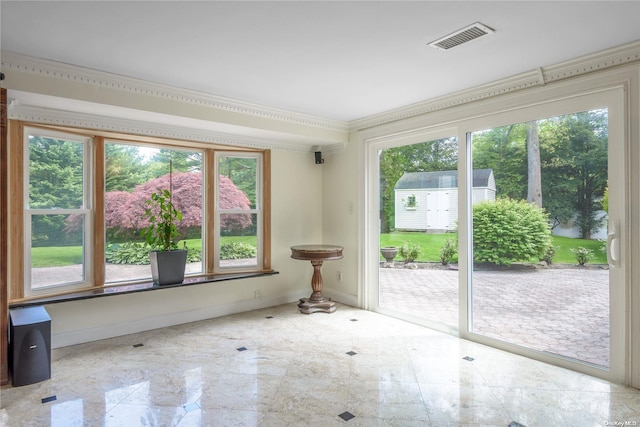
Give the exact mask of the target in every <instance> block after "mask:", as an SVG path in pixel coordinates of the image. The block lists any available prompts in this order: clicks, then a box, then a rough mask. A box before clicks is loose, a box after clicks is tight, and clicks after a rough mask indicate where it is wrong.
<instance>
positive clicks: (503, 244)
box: [473, 199, 551, 265]
mask: <svg viewBox="0 0 640 427" xmlns="http://www.w3.org/2000/svg"><path fill="white" fill-rule="evenodd" d="M550 245H551V229H550V227H549V222H548V218H547V214H546V213H545V211H544V209H541V208H539V207H537V206H535V205H534V204H532V203H528V202H526V201H524V200H512V199H498V200H496V201H486V202H480V203H478V204H476V205H474V207H473V252H474V260H475V261H476V262H487V263H492V264H497V265H511V263H513V262H517V261H525V262H528V261H531V260H539V259H542V257H543V256H544V254H545V252H546V250H547V248H549V246H550Z"/></svg>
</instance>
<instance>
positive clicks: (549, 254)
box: [540, 245, 560, 265]
mask: <svg viewBox="0 0 640 427" xmlns="http://www.w3.org/2000/svg"><path fill="white" fill-rule="evenodd" d="M558 249H560V247H559V246H553V245H549V247H548V248H547V250H546V251H545V253H544V255H543V256H542V258H540V261H544V262H545V263H546V264H547V265H551V264H553V257H554V256H555V254H556V252H557V251H558Z"/></svg>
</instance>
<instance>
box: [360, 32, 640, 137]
mask: <svg viewBox="0 0 640 427" xmlns="http://www.w3.org/2000/svg"><path fill="white" fill-rule="evenodd" d="M639 61H640V41H637V42H632V43H629V44H625V45H622V46H618V47H615V48H611V49H607V50H604V51H601V52H597V53H593V54H590V55H586V56H582V57H580V58H577V59H573V60H570V61H565V62H562V63H560V64H556V65H551V66H547V67H541V68H538V69H536V70H532V71H528V72H525V73H522V74H518V75H516V76H512V77H509V78H506V79H502V80H499V81H496V82H492V83H487V84H485V85H481V86H477V87H474V88H472V89H468V90H463V91H460V92H456V93H453V94H449V95H444V96H441V97H438V98H434V99H430V100H427V101H422V102H418V103H415V104H412V105H408V106H406V107H401V108H398V109H395V110H391V111H388V112H386V113H382V114H377V115H373V116H369V117H365V118H362V119H358V120H354V121H351V122H350V123H349V125H350V128H351V130H352V131H358V130H364V129H368V128H372V127H376V126H379V125H383V124H387V123H391V122H395V121H399V120H403V119H408V118H411V117H416V116H420V115H424V114H427V113H431V112H434V111H438V110H443V109H446V108H450V107H455V106H458V105H462V104H467V103H470V102H474V101H479V100H483V99H489V98H493V97H495V96H499V95H503V94H507V93H512V92H517V91H520V90H523V89H527V88H531V87H535V86H544V85H546V84H548V83H552V82H558V81H562V80H567V79H570V78H574V77H577V76H582V75H586V74H590V73H594V72H598V71H603V70H607V69H610V68H613V67H618V66H622V65H626V64H631V63H635V62H639Z"/></svg>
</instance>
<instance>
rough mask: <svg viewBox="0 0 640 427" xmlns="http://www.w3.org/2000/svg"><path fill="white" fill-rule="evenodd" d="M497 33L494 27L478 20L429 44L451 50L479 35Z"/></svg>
mask: <svg viewBox="0 0 640 427" xmlns="http://www.w3.org/2000/svg"><path fill="white" fill-rule="evenodd" d="M492 33H495V30H494V29H493V28H490V27H487V26H486V25H484V24H481V23H479V22H476V23H475V24H471V25H469V26H468V27H465V28H462V29H460V30H458V31H456V32H454V33H451V34H449V35H448V36H444V37H441V38H439V39H438V40H434V41H432V42H431V43H429V46H433V47H435V48H437V49H441V50H449V49H451V48H453V47H456V46H460V45H461V44H462V43H466V42H470V41H471V40H475V39H477V38H478V37H482V36H486V35H489V34H492Z"/></svg>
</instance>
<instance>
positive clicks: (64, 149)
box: [29, 135, 84, 209]
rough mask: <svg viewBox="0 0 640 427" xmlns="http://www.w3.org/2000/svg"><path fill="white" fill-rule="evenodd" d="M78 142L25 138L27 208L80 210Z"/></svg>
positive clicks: (81, 189) (39, 137)
mask: <svg viewBox="0 0 640 427" xmlns="http://www.w3.org/2000/svg"><path fill="white" fill-rule="evenodd" d="M83 150H84V144H83V143H81V142H75V141H68V140H64V139H54V138H45V137H41V136H35V135H29V208H30V209H79V208H82V207H83V197H82V196H83V169H82V168H83Z"/></svg>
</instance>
